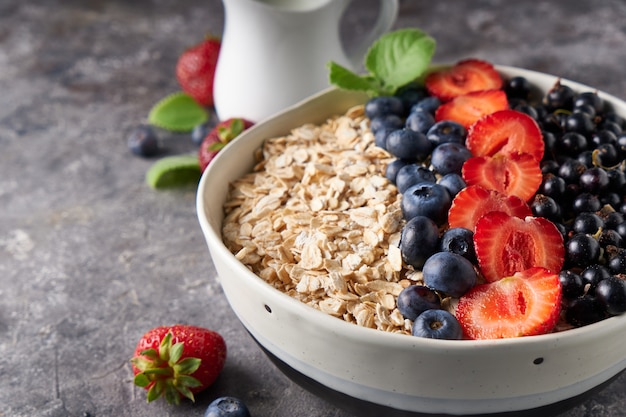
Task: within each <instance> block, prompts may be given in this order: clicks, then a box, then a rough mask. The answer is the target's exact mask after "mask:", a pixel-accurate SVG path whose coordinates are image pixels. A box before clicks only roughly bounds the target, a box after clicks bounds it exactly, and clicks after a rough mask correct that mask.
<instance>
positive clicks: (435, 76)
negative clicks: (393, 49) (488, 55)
mask: <svg viewBox="0 0 626 417" xmlns="http://www.w3.org/2000/svg"><path fill="white" fill-rule="evenodd" d="M502 84H503V81H502V77H500V74H499V73H498V71H496V69H495V68H494V67H493V65H492V64H491V63H489V62H487V61H482V60H480V59H466V60H463V61H459V62H457V63H456V64H455V65H454V66H452V67H450V68H446V69H442V70H439V71H435V72H431V73H430V74H428V75H427V76H426V79H425V80H424V85H425V86H426V89H427V90H428V92H429V93H430V95H431V96H435V97H437V98H438V99H440V100H441V101H448V100H451V99H453V98H454V97H457V96H461V95H463V94H467V93H471V92H474V91H481V90H498V89H500V88H502Z"/></svg>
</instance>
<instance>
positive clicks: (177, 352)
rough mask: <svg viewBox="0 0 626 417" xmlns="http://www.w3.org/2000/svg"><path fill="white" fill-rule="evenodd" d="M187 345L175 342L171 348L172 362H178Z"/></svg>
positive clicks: (170, 361)
mask: <svg viewBox="0 0 626 417" xmlns="http://www.w3.org/2000/svg"><path fill="white" fill-rule="evenodd" d="M184 347H185V344H184V343H175V344H174V346H172V348H171V349H170V360H169V363H170V364H174V363H176V362H178V361H179V360H180V358H181V356H182V355H183V348H184Z"/></svg>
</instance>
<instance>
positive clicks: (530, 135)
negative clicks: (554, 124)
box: [465, 109, 544, 161]
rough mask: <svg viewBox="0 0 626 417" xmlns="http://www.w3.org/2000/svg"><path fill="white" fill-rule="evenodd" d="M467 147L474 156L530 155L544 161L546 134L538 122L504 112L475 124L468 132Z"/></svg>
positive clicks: (488, 116) (493, 114)
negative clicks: (544, 135) (544, 139)
mask: <svg viewBox="0 0 626 417" xmlns="http://www.w3.org/2000/svg"><path fill="white" fill-rule="evenodd" d="M465 144H466V146H467V148H468V149H469V150H470V152H472V155H474V156H494V155H496V154H502V155H505V156H509V155H512V154H514V153H529V154H531V155H533V157H534V158H535V159H536V160H537V161H541V158H543V151H544V144H543V135H542V134H541V129H540V128H539V125H538V124H537V122H536V121H535V120H534V119H533V118H532V117H530V116H528V115H527V114H525V113H522V112H519V111H516V110H510V109H507V110H501V111H496V112H494V113H492V114H489V115H486V116H485V117H483V118H481V119H480V120H478V121H477V122H476V123H474V124H473V125H472V126H471V127H470V128H469V131H468V133H467V139H466V143H465Z"/></svg>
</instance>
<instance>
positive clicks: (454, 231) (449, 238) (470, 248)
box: [440, 227, 477, 264]
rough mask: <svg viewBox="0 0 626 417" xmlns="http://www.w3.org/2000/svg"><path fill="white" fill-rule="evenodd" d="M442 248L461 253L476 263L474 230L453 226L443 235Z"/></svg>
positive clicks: (445, 250) (446, 250)
mask: <svg viewBox="0 0 626 417" xmlns="http://www.w3.org/2000/svg"><path fill="white" fill-rule="evenodd" d="M440 247H441V250H442V251H444V252H452V253H456V254H457V255H461V256H462V257H464V258H466V259H467V260H468V261H470V262H472V263H473V264H475V263H476V262H477V259H476V251H475V249H474V232H472V231H471V230H469V229H466V228H464V227H451V228H450V229H448V230H446V231H445V232H444V234H443V236H441V245H440Z"/></svg>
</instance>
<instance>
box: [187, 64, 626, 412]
mask: <svg viewBox="0 0 626 417" xmlns="http://www.w3.org/2000/svg"><path fill="white" fill-rule="evenodd" d="M497 68H498V70H499V71H500V72H501V74H502V75H503V76H504V77H512V76H515V75H522V76H525V77H526V78H527V79H528V80H530V81H531V82H532V83H533V84H534V85H536V86H538V87H540V88H541V89H543V90H544V91H546V90H547V89H549V88H550V87H551V86H552V85H554V83H555V81H556V80H557V78H556V77H554V76H551V75H546V74H541V73H537V72H533V71H527V70H521V69H517V68H511V67H500V66H499V67H497ZM561 81H562V82H563V83H565V84H568V85H570V86H572V87H573V88H575V89H576V90H579V91H591V90H593V89H592V88H590V87H587V86H584V85H581V84H577V83H573V82H569V81H567V80H561ZM600 95H601V97H602V98H604V99H605V100H606V101H608V102H609V103H611V104H612V105H613V106H614V108H615V109H616V111H617V112H618V113H619V114H621V115H622V116H626V103H624V102H622V101H620V100H618V99H617V98H615V97H613V96H610V95H608V94H604V93H602V92H600ZM365 99H366V97H365V96H364V95H362V94H360V93H354V92H345V91H340V90H335V89H330V90H327V91H324V92H322V93H321V94H318V95H316V96H313V97H311V98H310V99H307V100H306V101H304V102H302V103H300V104H298V105H296V106H294V107H292V108H289V109H287V110H285V111H283V112H281V113H279V114H277V115H276V116H274V117H271V118H269V119H267V120H265V121H263V122H261V123H259V124H257V125H255V126H254V127H253V128H251V129H249V130H248V131H246V132H244V133H243V134H242V135H241V136H240V137H239V138H237V139H236V140H235V141H233V142H232V143H231V144H229V145H228V146H227V147H226V148H225V149H224V150H223V151H221V152H220V154H219V156H218V157H217V158H216V159H215V160H214V161H213V162H212V163H211V165H210V166H209V168H208V170H207V171H206V172H205V174H204V175H203V177H202V179H201V181H200V185H199V189H198V196H197V211H198V217H199V221H200V225H201V227H202V231H203V233H204V235H205V237H206V241H207V244H208V247H209V250H210V253H211V257H212V259H213V262H214V264H215V267H216V268H217V272H218V275H219V277H220V283H221V285H222V288H223V290H224V293H225V295H226V297H227V298H228V301H229V303H230V305H231V307H232V308H233V310H234V311H235V313H236V314H237V316H238V318H239V319H240V320H241V322H242V323H243V325H244V326H245V328H246V329H247V330H248V331H249V332H250V334H251V335H252V337H253V338H254V339H255V340H256V341H257V342H258V344H259V345H260V346H261V347H262V348H263V349H264V350H265V352H266V353H267V354H268V355H269V356H270V358H271V359H273V360H274V362H275V363H276V364H277V365H278V366H279V368H280V369H282V370H283V371H284V372H285V373H286V374H287V375H289V376H290V377H292V378H293V379H294V380H296V381H297V382H299V383H301V384H302V385H303V386H305V387H306V388H308V389H310V390H312V391H314V392H317V393H318V394H320V395H324V396H325V398H327V399H328V400H330V401H335V402H336V403H337V404H338V405H341V406H345V407H347V408H350V409H351V410H352V411H354V412H356V413H357V415H361V416H366V415H380V416H392V415H414V414H417V415H419V414H451V415H485V414H490V413H491V414H496V413H504V412H517V413H519V412H520V411H523V410H530V409H537V408H538V409H539V410H548V409H549V408H550V406H551V405H554V404H558V407H562V404H564V402H565V403H567V402H568V401H571V399H574V398H579V397H580V396H581V395H582V394H583V393H586V392H589V391H590V390H592V389H593V388H595V387H598V386H600V385H602V384H603V383H606V382H607V381H609V380H611V379H612V378H613V377H615V376H616V375H617V374H619V373H621V372H622V371H623V370H624V369H625V368H626V350H625V349H624V345H625V344H626V315H621V316H618V317H612V318H609V319H607V320H603V321H601V322H599V323H596V324H592V325H589V326H585V327H582V328H578V329H574V330H568V331H565V332H560V333H555V334H548V335H541V336H533V337H523V338H515V339H502V340H482V341H443V340H431V339H424V338H417V337H412V336H406V335H400V334H391V333H385V332H382V331H378V330H374V329H368V328H363V327H359V326H357V325H354V324H349V323H347V322H344V321H342V320H340V319H337V318H334V317H331V316H329V315H326V314H324V313H322V312H320V311H318V310H315V309H314V308H312V307H309V306H307V305H305V304H303V303H300V302H299V301H297V300H295V299H293V298H291V297H289V296H287V295H286V294H284V293H282V292H280V291H278V290H276V289H274V288H273V287H271V286H270V285H268V284H267V283H265V282H264V281H263V280H262V279H261V278H259V277H257V276H256V275H255V274H253V273H252V272H250V270H248V269H247V268H246V267H245V266H244V265H243V264H241V263H240V262H239V261H238V260H237V259H236V258H235V257H234V256H233V254H232V253H230V252H229V250H228V249H227V248H226V247H225V246H224V244H223V242H222V238H221V225H222V220H223V217H224V216H223V211H222V206H223V204H224V202H225V199H226V196H227V192H228V184H229V183H230V182H231V181H233V180H235V179H237V178H239V177H241V176H243V175H244V174H246V173H247V172H250V171H251V169H252V166H253V164H254V159H253V153H254V150H255V149H257V148H258V147H259V146H260V145H261V144H262V142H263V141H264V140H265V139H266V138H270V137H274V136H278V135H282V134H285V133H287V132H289V130H290V129H291V128H294V127H297V126H300V125H302V124H304V123H309V122H310V123H322V122H323V121H325V120H326V118H327V117H328V116H331V115H333V114H343V113H344V112H345V111H346V110H347V109H348V108H349V107H351V106H353V105H355V104H359V103H364V101H365ZM535 411H537V410H534V411H533V413H534V414H533V415H538V414H537V413H535Z"/></svg>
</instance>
